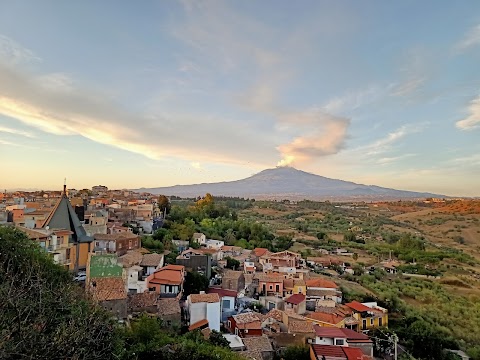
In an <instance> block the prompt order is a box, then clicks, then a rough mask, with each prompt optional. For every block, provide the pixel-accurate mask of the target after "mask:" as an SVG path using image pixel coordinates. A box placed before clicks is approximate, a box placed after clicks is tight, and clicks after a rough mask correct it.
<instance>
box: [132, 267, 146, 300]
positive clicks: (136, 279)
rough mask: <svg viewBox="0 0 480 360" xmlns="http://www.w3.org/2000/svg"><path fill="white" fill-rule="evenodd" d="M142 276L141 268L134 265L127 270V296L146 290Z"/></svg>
mask: <svg viewBox="0 0 480 360" xmlns="http://www.w3.org/2000/svg"><path fill="white" fill-rule="evenodd" d="M142 275H143V268H142V267H141V266H138V265H134V266H132V267H130V268H129V269H128V280H127V291H128V293H129V294H140V293H143V292H145V291H146V290H147V281H146V280H145V278H144V277H143V276H142Z"/></svg>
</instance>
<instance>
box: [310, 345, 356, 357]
mask: <svg viewBox="0 0 480 360" xmlns="http://www.w3.org/2000/svg"><path fill="white" fill-rule="evenodd" d="M342 348H343V346H335V345H312V350H313V353H314V354H315V357H316V358H317V359H321V358H322V356H325V357H327V358H334V359H339V360H348V359H347V356H346V355H345V353H344V352H343V350H342Z"/></svg>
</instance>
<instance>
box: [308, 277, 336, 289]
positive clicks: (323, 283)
mask: <svg viewBox="0 0 480 360" xmlns="http://www.w3.org/2000/svg"><path fill="white" fill-rule="evenodd" d="M305 284H306V285H307V288H308V287H313V288H331V289H338V285H337V284H335V283H334V282H333V281H330V280H327V279H323V278H315V279H310V280H307V281H305Z"/></svg>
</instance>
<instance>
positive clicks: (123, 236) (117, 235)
mask: <svg viewBox="0 0 480 360" xmlns="http://www.w3.org/2000/svg"><path fill="white" fill-rule="evenodd" d="M93 237H94V239H95V240H111V241H117V240H120V239H136V238H139V236H138V235H135V234H134V233H131V232H130V231H126V232H119V233H115V234H94V235H93Z"/></svg>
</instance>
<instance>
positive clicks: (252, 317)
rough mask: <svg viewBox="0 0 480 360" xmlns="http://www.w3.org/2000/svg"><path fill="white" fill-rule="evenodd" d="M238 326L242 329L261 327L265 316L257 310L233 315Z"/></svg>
mask: <svg viewBox="0 0 480 360" xmlns="http://www.w3.org/2000/svg"><path fill="white" fill-rule="evenodd" d="M233 318H234V319H235V322H236V323H237V326H238V328H240V329H261V328H262V325H261V322H262V321H263V316H262V315H261V314H259V313H256V312H248V313H243V314H238V315H233Z"/></svg>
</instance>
